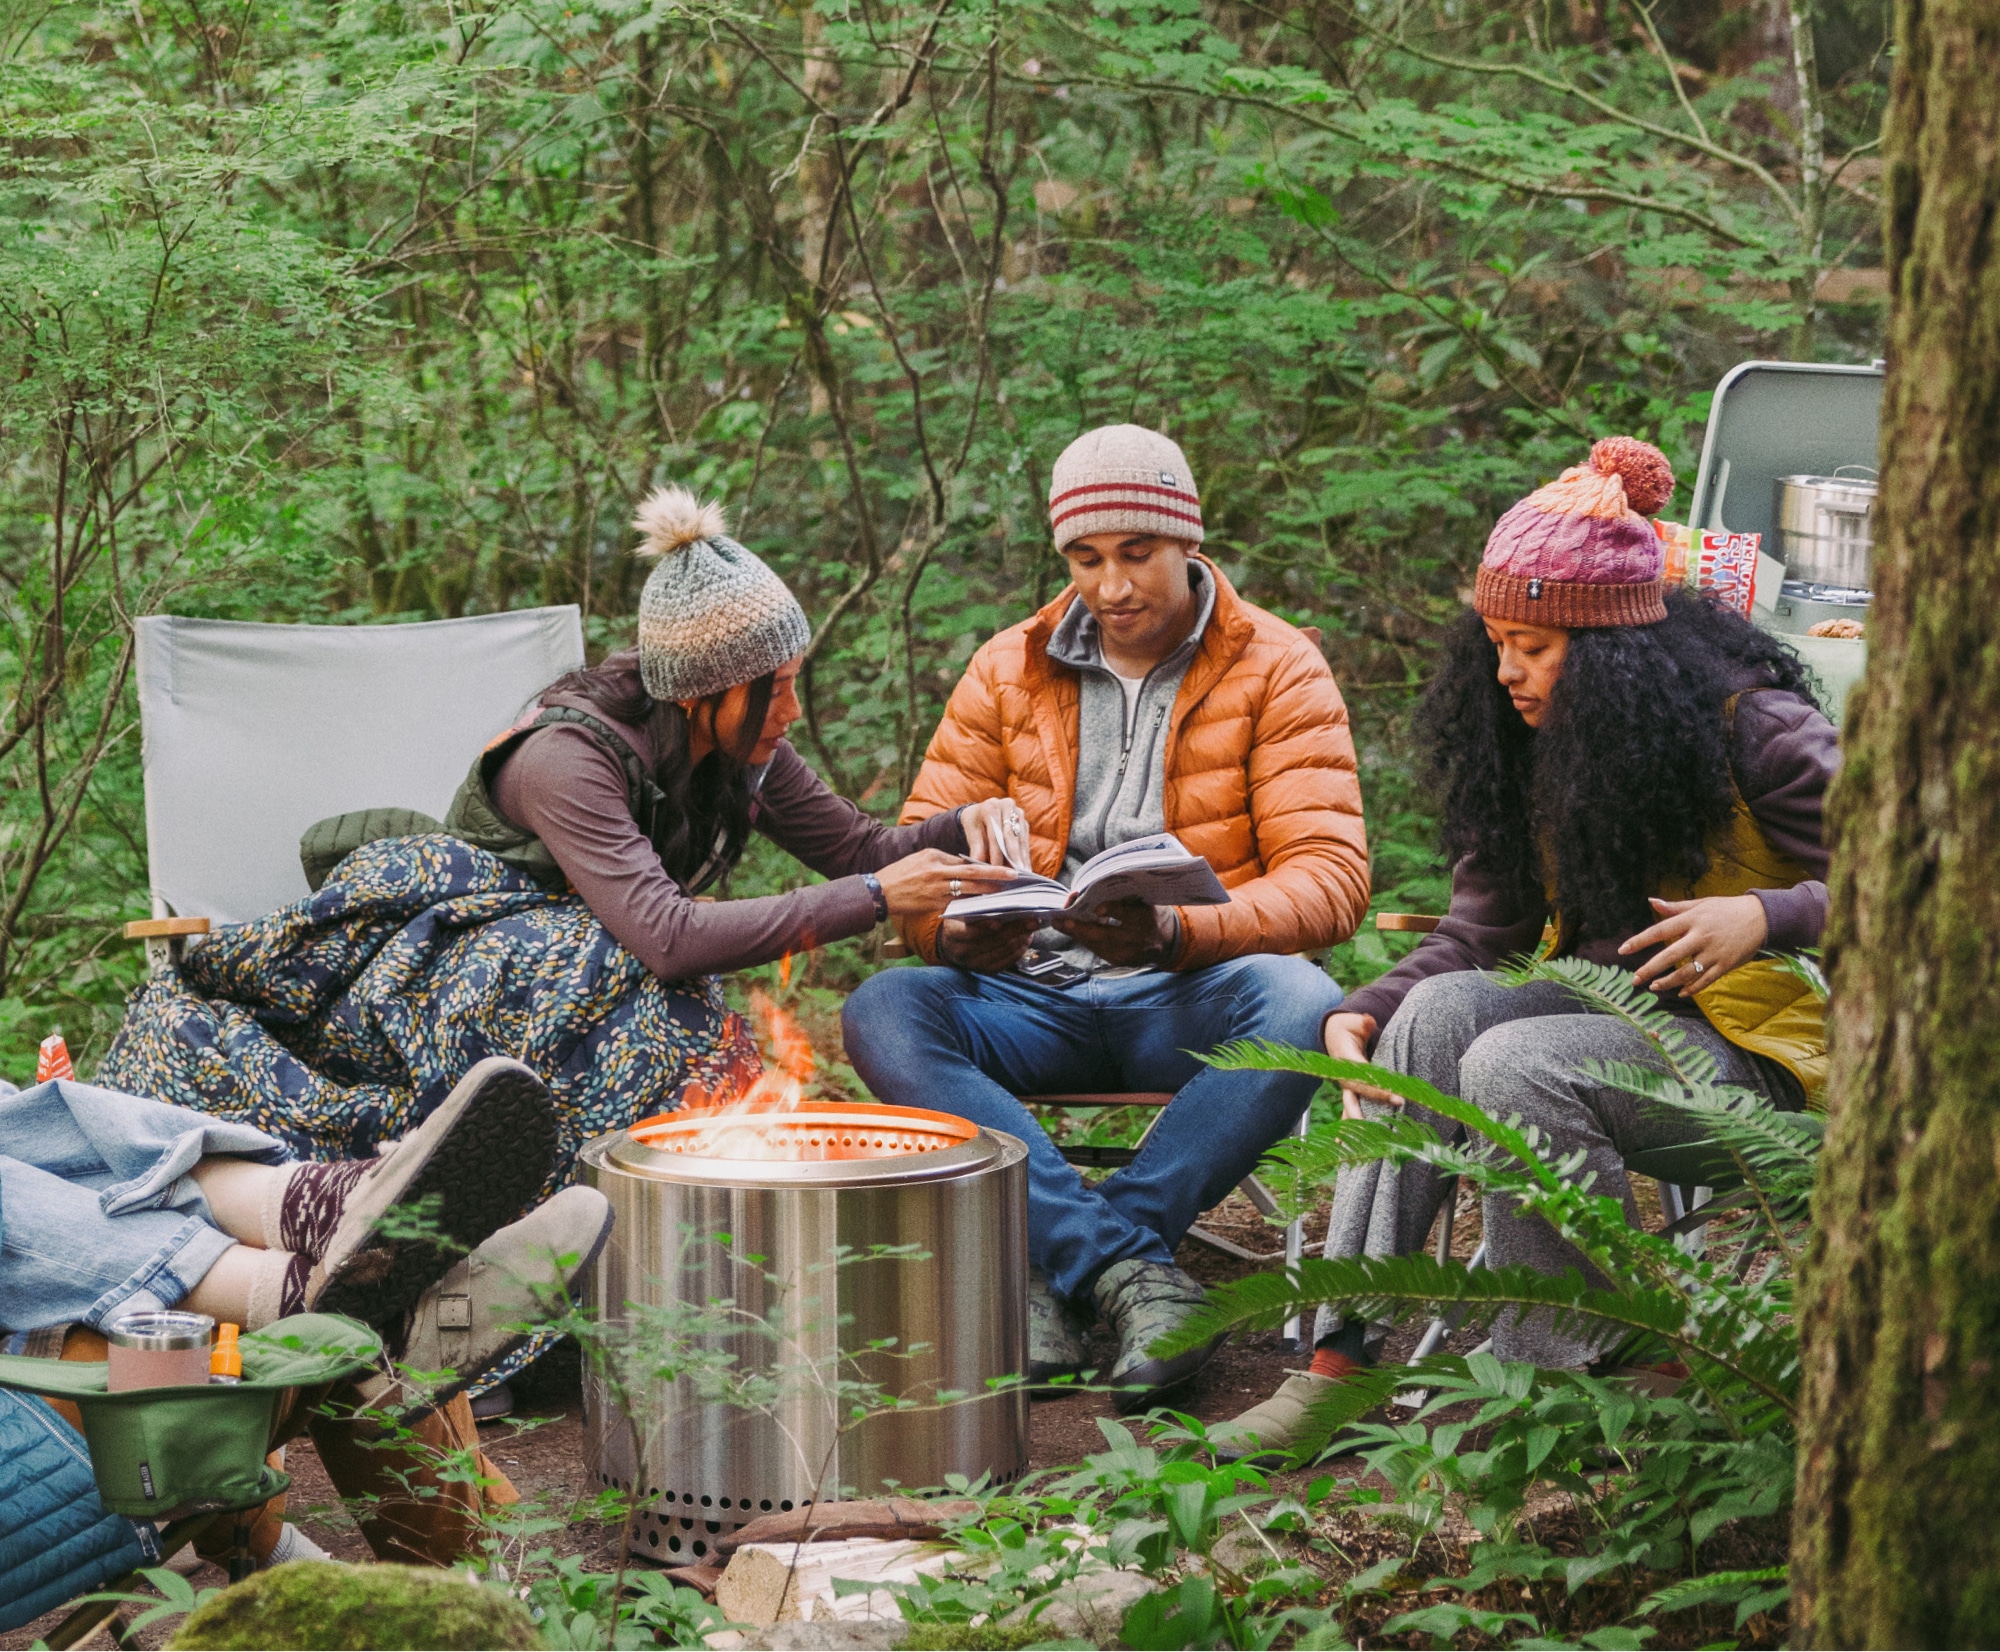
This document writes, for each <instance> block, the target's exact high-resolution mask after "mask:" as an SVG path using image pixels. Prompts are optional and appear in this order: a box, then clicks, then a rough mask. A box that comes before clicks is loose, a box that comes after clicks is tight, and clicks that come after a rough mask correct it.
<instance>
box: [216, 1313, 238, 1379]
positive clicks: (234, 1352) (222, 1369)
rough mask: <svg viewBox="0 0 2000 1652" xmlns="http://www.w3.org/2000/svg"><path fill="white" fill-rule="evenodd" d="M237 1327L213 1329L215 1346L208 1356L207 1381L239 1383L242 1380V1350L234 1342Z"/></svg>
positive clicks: (225, 1326)
mask: <svg viewBox="0 0 2000 1652" xmlns="http://www.w3.org/2000/svg"><path fill="white" fill-rule="evenodd" d="M237 1332H238V1327H237V1326H234V1325H218V1326H216V1328H215V1346H214V1347H213V1348H211V1349H210V1350H209V1354H208V1380H209V1381H210V1382H241V1381H242V1380H243V1350H242V1348H241V1347H240V1346H239V1345H238V1343H237V1341H236V1337H237Z"/></svg>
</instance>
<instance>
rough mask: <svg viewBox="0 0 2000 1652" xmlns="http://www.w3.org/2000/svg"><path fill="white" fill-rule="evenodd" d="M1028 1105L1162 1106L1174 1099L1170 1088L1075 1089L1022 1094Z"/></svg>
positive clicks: (1022, 1099) (1022, 1098)
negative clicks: (1045, 1093)
mask: <svg viewBox="0 0 2000 1652" xmlns="http://www.w3.org/2000/svg"><path fill="white" fill-rule="evenodd" d="M1019 1099H1020V1100H1021V1101H1023V1102H1025V1103H1026V1104H1027V1105H1028V1106H1030V1107H1164V1106H1166V1104H1167V1103H1168V1102H1170V1101H1172V1100H1173V1099H1174V1092H1173V1091H1171V1090H1118V1091H1110V1090H1075V1091H1070V1092H1068V1093H1066V1094H1058V1095H1048V1096H1022V1097H1020V1098H1019Z"/></svg>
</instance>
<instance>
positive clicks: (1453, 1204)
mask: <svg viewBox="0 0 2000 1652" xmlns="http://www.w3.org/2000/svg"><path fill="white" fill-rule="evenodd" d="M1458 1190H1459V1178H1458V1177H1456V1176H1454V1177H1452V1179H1451V1184H1450V1186H1448V1187H1447V1188H1446V1189H1445V1190H1444V1209H1443V1210H1441V1211H1440V1212H1439V1213H1438V1236H1437V1244H1436V1245H1435V1246H1434V1247H1433V1249H1432V1253H1431V1254H1432V1255H1433V1256H1434V1257H1435V1258H1436V1259H1437V1264H1438V1266H1439V1267H1443V1266H1444V1265H1445V1263H1447V1262H1449V1261H1450V1260H1451V1234H1452V1229H1453V1227H1455V1226H1456V1225H1457V1222H1458ZM1485 1254H1486V1246H1485V1244H1484V1243H1483V1242H1482V1243H1481V1245H1480V1247H1479V1254H1478V1255H1477V1256H1475V1257H1474V1258H1473V1261H1472V1266H1474V1267H1475V1268H1476V1267H1478V1266H1479V1263H1480V1261H1481V1260H1482V1259H1483V1258H1484V1257H1485ZM1451 1329H1452V1325H1451V1320H1450V1317H1449V1316H1448V1315H1445V1314H1439V1315H1438V1316H1437V1318H1435V1319H1434V1320H1432V1321H1431V1322H1430V1324H1429V1325H1427V1326H1426V1327H1425V1328H1424V1334H1423V1336H1422V1337H1421V1338H1420V1339H1419V1340H1418V1342H1417V1346H1416V1349H1415V1351H1414V1352H1413V1353H1412V1354H1411V1355H1410V1363H1411V1364H1412V1365H1414V1364H1416V1363H1417V1361H1418V1360H1420V1359H1429V1358H1430V1356H1431V1355H1432V1354H1434V1353H1436V1352H1437V1347H1438V1344H1439V1343H1440V1342H1442V1341H1444V1339H1445V1333H1446V1332H1447V1331H1450V1330H1451Z"/></svg>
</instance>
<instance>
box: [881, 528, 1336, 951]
mask: <svg viewBox="0 0 2000 1652" xmlns="http://www.w3.org/2000/svg"><path fill="white" fill-rule="evenodd" d="M1203 560H1204V561H1207V558H1205V557H1204V558H1203ZM1209 570H1210V572H1211V573H1213V574H1214V576H1215V611H1214V613H1213V614H1212V615H1211V616H1210V618H1209V623H1208V629H1207V631H1206V632H1204V633H1203V636H1202V640H1201V647H1200V648H1199V649H1198V650H1197V651H1196V653H1195V657H1194V660H1193V661H1192V663H1191V664H1190V665H1189V666H1188V669H1187V675H1186V676H1185V677H1184V678H1183V679H1182V681H1181V687H1180V692H1179V694H1177V695H1176V696H1175V697H1174V708H1173V716H1172V720H1171V721H1170V722H1169V724H1168V725H1167V753H1166V787H1165V805H1166V819H1167V830H1168V831H1170V832H1172V833H1173V834H1174V835H1175V836H1176V837H1178V838H1179V839H1180V840H1181V841H1182V842H1183V843H1185V844H1186V845H1187V846H1188V848H1189V849H1190V850H1192V851H1193V852H1194V853H1195V854H1197V855H1204V856H1206V857H1207V859H1208V863H1209V864H1210V865H1211V866H1213V867H1214V868H1215V871H1216V875H1217V876H1218V877H1220V878H1221V879H1222V882H1223V885H1224V887H1225V888H1227V889H1228V890H1229V895H1230V900H1229V904H1228V905H1227V906H1188V907H1182V908H1180V909H1179V912H1180V920H1181V945H1180V951H1179V953H1178V954H1177V955H1176V956H1175V958H1174V963H1173V967H1174V968H1175V969H1198V968H1200V967H1201V966H1203V965H1205V964H1213V963H1219V962H1221V961H1222V960H1224V959H1226V958H1236V957H1240V956H1242V955H1243V954H1245V953H1252V952H1304V951H1312V950H1315V949H1317V948H1320V947H1326V946H1332V945H1334V944H1336V943H1338V942H1340V941H1344V940H1346V939H1347V937H1348V936H1350V935H1352V934H1353V933H1354V930H1355V926H1356V925H1358V924H1359V923H1360V922H1361V917H1362V914H1363V913H1365V912H1366V911H1367V910H1368V841H1367V835H1366V833H1365V832H1364V830H1363V829H1362V824H1361V782H1360V778H1359V776H1358V774H1357V773H1356V770H1355V763H1354V741H1353V738H1352V736H1351V735H1350V734H1349V732H1348V727H1347V707H1346V705H1345V704H1344V703H1343V702H1342V701H1341V698H1340V690H1339V689H1337V688H1336V687H1334V684H1333V673H1332V672H1330V671H1329V670H1328V669H1327V665H1326V661H1325V660H1324V659H1323V658H1322V657H1321V656H1320V652H1319V650H1318V649H1317V648H1315V647H1313V645H1312V644H1311V643H1310V642H1309V641H1308V640H1307V639H1306V638H1305V637H1303V636H1301V635H1300V634H1299V632H1298V631H1297V630H1296V629H1294V628H1293V627H1292V626H1290V625H1287V624H1286V623H1285V622H1284V621H1283V620H1281V619H1279V618H1278V617H1277V616H1276V615H1275V614H1267V613H1265V612H1264V610H1263V609H1261V608H1256V607H1253V606H1252V605H1251V604H1249V603H1247V602H1245V601H1244V600H1243V599H1242V598H1241V597H1239V596H1238V595H1237V594H1236V592H1235V591H1234V590H1232V589H1231V588H1230V585H1229V582H1228V581H1227V580H1226V579H1224V578H1223V577H1222V571H1221V570H1220V569H1219V568H1217V567H1216V566H1215V565H1214V564H1213V563H1212V562H1211V563H1209ZM1075 600H1076V592H1075V589H1074V588H1073V587H1072V588H1071V589H1068V590H1065V591H1064V592H1063V593H1062V594H1061V595H1060V596H1058V597H1057V598H1056V599H1055V600H1054V601H1053V602H1051V603H1050V604H1049V605H1048V606H1047V607H1046V608H1044V609H1042V610H1041V612H1039V613H1038V614H1036V615H1034V617H1033V618H1031V619H1027V620H1023V621H1022V622H1021V623H1020V624H1019V625H1015V626H1010V627H1009V628H1008V629H1007V630H1005V631H1002V632H1001V633H1000V634H999V635H998V636H997V637H995V638H993V639H992V640H991V641H990V642H988V643H987V644H986V645H985V646H984V647H983V648H981V649H980V650H979V652H978V653H977V654H975V655H973V657H972V664H971V665H970V666H968V667H967V668H966V673H965V677H964V679H963V680H962V681H961V682H960V683H959V685H958V687H957V688H956V689H955V690H954V691H953V692H952V696H951V703H950V704H949V705H948V706H946V707H945V713H944V721H943V722H942V723H940V724H939V725H938V730H937V733H936V734H934V735H932V736H931V743H930V748H929V750H927V751H926V752H925V753H924V767H923V772H922V773H921V774H919V775H918V776H917V784H916V787H915V789H914V790H912V792H911V793H910V799H909V801H908V802H907V803H905V804H904V805H903V814H902V820H903V823H904V824H905V825H907V824H909V823H911V822H914V821H919V820H924V819H927V818H928V817H930V816H931V815H934V814H937V813H938V812H939V811H941V810H944V809H953V808H957V807H958V806H959V805H960V804H963V803H976V802H979V801H980V800H981V799H984V798H989V797H1001V796H1006V797H1011V798H1013V799H1014V800H1015V802H1017V803H1019V804H1020V805H1021V808H1022V810H1023V811H1024V812H1025V813H1026V814H1027V817H1028V826H1029V830H1030V833H1031V835H1032V838H1033V844H1032V847H1031V851H1030V855H1031V859H1032V862H1033V865H1034V868H1035V870H1036V871H1037V872H1040V873H1042V874H1044V875H1045V876H1048V877H1057V876H1059V875H1060V874H1061V871H1062V864H1063V856H1064V853H1065V852H1066V850H1067V848H1068V846H1069V828H1070V813H1071V809H1072V807H1073V806H1074V803H1075V798H1076V764H1077V742H1078V735H1077V726H1078V710H1077V708H1078V703H1079V700H1080V698H1081V693H1080V689H1079V685H1078V681H1077V674H1076V673H1075V672H1074V671H1072V670H1070V669H1069V668H1068V667H1066V666H1060V665H1056V664H1054V663H1053V662H1052V661H1051V660H1050V659H1049V656H1048V645H1049V638H1050V637H1051V635H1052V634H1053V633H1054V631H1055V629H1056V626H1057V625H1058V624H1059V623H1060V622H1061V620H1062V617H1063V614H1064V612H1065V611H1066V610H1067V609H1068V608H1069V605H1070V604H1071V603H1072V602H1073V601H1075ZM938 924H939V920H938V919H937V918H936V917H926V918H921V919H913V920H909V921H906V922H905V923H904V924H903V926H902V928H903V938H904V940H905V941H906V942H907V943H908V944H909V945H910V946H911V947H912V948H913V949H914V950H915V951H917V952H918V953H920V954H922V956H923V957H924V958H926V959H928V960H930V961H931V962H933V963H935V962H936V961H937V931H938Z"/></svg>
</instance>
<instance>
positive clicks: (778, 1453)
mask: <svg viewBox="0 0 2000 1652" xmlns="http://www.w3.org/2000/svg"><path fill="white" fill-rule="evenodd" d="M1026 1160H1027V1150H1026V1148H1025V1147H1023V1146H1022V1144H1021V1143H1020V1142H1019V1141H1017V1140H1016V1139H1015V1138H1014V1137H1012V1136H1007V1135H1000V1134H997V1133H994V1132H991V1131H986V1130H980V1129H977V1128H975V1127H974V1126H972V1125H970V1124H968V1123H966V1122H965V1121H964V1120H961V1119H956V1118H952V1117H950V1116H949V1115H947V1114H942V1113H929V1112H923V1111H920V1110H917V1109H914V1108H902V1107H889V1106H883V1105H879V1104H873V1103H870V1104H862V1105H855V1104H812V1103H809V1104H806V1105H805V1106H802V1107H798V1108H793V1109H784V1110H759V1109H752V1110H749V1111H737V1112H728V1111H726V1110H725V1112H724V1113H717V1112H712V1111H703V1112H684V1113H678V1114H672V1115H668V1116H666V1117H663V1118H660V1119H655V1120H648V1121H646V1122H645V1123H642V1124H638V1125H635V1126H633V1127H632V1129H630V1130H625V1131H620V1132H618V1133H616V1134H615V1135H609V1136H600V1137H599V1138H597V1140H595V1141H593V1142H591V1143H590V1144H589V1145H588V1146H587V1147H585V1148H584V1150H583V1153H582V1156H581V1161H580V1165H581V1168H580V1170H579V1175H580V1177H581V1178H582V1179H583V1180H584V1181H585V1182H587V1183H589V1184H590V1185H591V1186H593V1187H596V1188H598V1189H600V1190H601V1191H602V1192H603V1193H604V1194H605V1196H606V1197H607V1198H609V1199H610V1201H611V1203H612V1206H613V1208H614V1209H615V1210H616V1212H617V1217H618V1222H617V1226H616V1227H615V1228H614V1229H613V1232H612V1237H611V1241H610V1243H609V1244H608V1245H607V1246H606V1247H605V1250H604V1253H603V1255H602V1257H601V1258H600V1259H599V1261H598V1263H597V1266H596V1268H595V1269H594V1270H593V1271H592V1277H591V1280H590V1286H589V1302H590V1305H591V1307H592V1308H593V1309H594V1310H595V1311H596V1313H597V1314H598V1315H599V1316H601V1317H602V1318H604V1319H606V1320H611V1321H620V1322H622V1323H623V1324H625V1325H626V1326H628V1327H631V1326H638V1327H644V1328H645V1330H646V1335H647V1338H648V1340H649V1342H650V1341H651V1340H652V1339H653V1337H654V1333H655V1328H657V1333H658V1341H659V1342H660V1343H661V1344H662V1345H664V1344H667V1343H669V1342H672V1343H676V1344H677V1345H679V1346H680V1347H682V1348H683V1349H686V1348H692V1350H693V1353H694V1356H695V1359H696V1360H697V1361H698V1362H699V1363H700V1364H701V1365H703V1366H706V1367H707V1368H708V1369H709V1370H711V1371H714V1370H717V1369H726V1370H728V1371H730V1372H734V1373H737V1374H739V1375H740V1376H749V1375H751V1374H756V1373H764V1374H767V1376H768V1380H767V1381H766V1382H765V1383H764V1384H763V1385H762V1388H761V1392H760V1393H758V1394H757V1395H754V1396H752V1397H754V1398H756V1399H758V1401H759V1403H758V1404H757V1405H756V1406H755V1407H753V1408H745V1407H744V1406H743V1405H742V1404H740V1403H733V1402H732V1401H731V1400H730V1399H727V1398H719V1397H716V1395H715V1391H714V1386H713V1379H712V1378H705V1377H703V1376H702V1375H701V1374H699V1373H690V1372H685V1371H684V1372H683V1374H681V1375H678V1376H677V1377H675V1378H674V1379H673V1380H671V1381H657V1382H652V1383H649V1384H647V1385H646V1386H645V1389H644V1393H643V1398H640V1397H638V1394H637V1392H636V1391H635V1393H634V1403H633V1406H632V1411H633V1413H634V1414H633V1415H629V1416H628V1415H626V1414H624V1413H623V1412H622V1411H620V1410H619V1408H618V1407H617V1405H616V1404H615V1394H613V1393H612V1392H611V1390H610V1388H609V1387H608V1385H607V1384H606V1382H605V1381H604V1379H603V1378H602V1377H600V1376H595V1375H591V1374H588V1373H587V1374H586V1377H585V1385H584V1408H585V1410H584V1416H585V1435H586V1439H587V1441H588V1449H589V1451H590V1453H591V1469H592V1472H593V1474H594V1475H595V1476H596V1478H597V1480H598V1482H599V1483H600V1484H601V1485H605V1486H610V1487H615V1488H617V1489H619V1490H621V1491H626V1492H632V1491H635V1490H636V1491H637V1492H638V1493H639V1494H640V1495H641V1496H642V1497H644V1498H645V1499H646V1507H645V1509H644V1511H643V1512H642V1513H641V1514H640V1515H639V1517H638V1518H637V1520H636V1521H635V1523H634V1527H633V1537H632V1547H633V1549H634V1550H635V1551H637V1552H638V1553H641V1554H647V1555H652V1556H656V1557H659V1558H661V1559H669V1560H678V1561H681V1562H684V1563H685V1562H691V1561H695V1560H699V1559H701V1558H702V1557H703V1556H705V1555H707V1554H708V1552H709V1549H710V1546H711V1544H712V1541H713V1539H714V1538H715V1537H716V1536H718V1535H719V1534H721V1533H722V1532H724V1531H727V1530H732V1529H734V1528H735V1527H737V1526H741V1525H743V1524H745V1523H746V1522H748V1521H751V1520H754V1519H756V1518H757V1517H758V1516H759V1515H762V1514H767V1513H772V1512H776V1511H779V1510H786V1509H791V1508H794V1507H796V1506H798V1505H800V1504H803V1503H805V1502H808V1501H810V1500H811V1499H812V1498H813V1497H814V1496H815V1494H817V1495H819V1496H821V1497H832V1496H836V1495H838V1494H839V1493H840V1492H841V1491H843V1490H845V1491H851V1492H858V1493H861V1494H868V1493H871V1492H877V1491H880V1490H882V1489H884V1488H885V1487H887V1486H890V1485H896V1486H900V1487H902V1488H904V1489H905V1490H916V1489H918V1488H921V1487H926V1486H937V1485H941V1484H943V1482H944V1479H945V1476H946V1475H948V1474H964V1475H967V1476H978V1475H981V1474H986V1475H990V1476H992V1477H993V1478H994V1479H996V1480H1004V1479H1009V1478H1011V1477H1013V1476H1014V1475H1017V1474H1019V1473H1020V1472H1021V1471H1022V1470H1023V1469H1024V1468H1025V1467H1026V1465H1027V1451H1028V1402H1027V1395H1026V1393H1025V1391H1024V1390H1023V1389H1022V1388H1020V1387H1019V1386H1018V1385H1017V1386H1015V1387H1012V1388H1010V1389H1006V1390H1001V1391H998V1392H995V1391H993V1390H991V1389H990V1388H989V1386H988V1384H989V1382H990V1381H991V1379H993V1378H996V1377H1003V1376H1009V1375H1016V1374H1019V1373H1022V1372H1025V1371H1026V1369H1027V1294H1026V1293H1027V1267H1028V1205H1027V1164H1026ZM885 1251H888V1252H893V1254H884V1252H885ZM722 1303H726V1304H728V1305H729V1306H728V1307H727V1308H726V1309H724V1308H714V1307H710V1308H708V1309H707V1311H706V1312H705V1313H702V1314H696V1313H695V1312H694V1310H699V1309H702V1308H703V1307H704V1305H710V1304H722ZM628 1305H638V1307H639V1309H640V1310H641V1311H639V1312H636V1313H635V1312H634V1311H633V1309H632V1307H629V1306H628ZM646 1310H650V1311H646ZM676 1319H678V1321H679V1322H680V1324H679V1328H678V1329H677V1328H676V1326H675V1324H674V1321H675V1320H676ZM696 1319H699V1320H701V1321H704V1322H703V1323H699V1324H694V1323H691V1322H692V1321H694V1320H696ZM718 1321H720V1323H718ZM646 1357H647V1358H649V1359H650V1358H651V1353H650V1349H649V1350H648V1351H647V1354H646ZM852 1382H865V1383H875V1384H879V1385H880V1390H881V1392H882V1393H883V1394H885V1395H893V1396H895V1397H896V1398H897V1399H899V1400H900V1401H903V1402H907V1403H908V1405H909V1409H906V1410H902V1411H879V1412H877V1414H875V1415H871V1416H869V1417H868V1418H867V1420H866V1421H863V1422H861V1423H859V1424H858V1425H856V1424H853V1423H852V1422H851V1418H850V1415H849V1411H850V1407H851V1406H852V1404H853V1401H854V1398H855V1395H854V1393H853V1391H852V1390H851V1389H845V1388H843V1386H842V1385H843V1384H846V1383H852ZM705 1384H707V1386H706V1388H705V1387H704V1385H705ZM953 1392H956V1393H959V1394H963V1395H967V1396H970V1397H969V1398H966V1399H963V1400H958V1401H955V1402H950V1403H944V1402H943V1401H941V1396H945V1397H948V1396H949V1395H950V1394H951V1393H953ZM740 1397H741V1396H739V1398H740Z"/></svg>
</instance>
